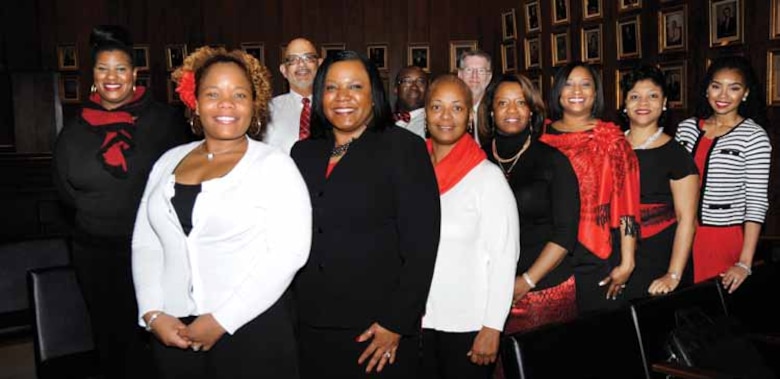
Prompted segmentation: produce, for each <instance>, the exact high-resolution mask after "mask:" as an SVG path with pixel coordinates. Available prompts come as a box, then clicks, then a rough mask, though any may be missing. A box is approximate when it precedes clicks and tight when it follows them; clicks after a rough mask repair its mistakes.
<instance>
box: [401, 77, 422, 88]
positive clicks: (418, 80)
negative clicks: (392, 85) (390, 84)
mask: <svg viewBox="0 0 780 379" xmlns="http://www.w3.org/2000/svg"><path fill="white" fill-rule="evenodd" d="M398 84H399V85H401V86H404V87H411V86H412V84H417V85H418V86H424V85H426V84H428V80H427V79H425V78H416V79H415V78H402V79H399V80H398Z"/></svg>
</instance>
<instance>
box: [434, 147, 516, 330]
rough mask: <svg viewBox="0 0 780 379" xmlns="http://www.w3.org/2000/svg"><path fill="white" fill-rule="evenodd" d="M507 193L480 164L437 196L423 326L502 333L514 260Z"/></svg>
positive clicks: (497, 176)
mask: <svg viewBox="0 0 780 379" xmlns="http://www.w3.org/2000/svg"><path fill="white" fill-rule="evenodd" d="M519 229H520V227H519V219H518V215H517V206H516V204H515V197H514V195H513V194H512V190H511V189H510V188H509V184H508V183H507V181H506V179H505V178H504V175H503V174H502V173H501V171H499V169H498V167H496V166H495V165H494V164H492V163H490V162H489V161H488V160H485V161H483V162H481V163H480V164H478V165H477V166H476V167H474V168H473V169H472V170H471V171H470V172H469V173H468V174H466V176H465V177H463V179H461V181H460V182H458V184H456V185H455V187H453V188H451V189H450V190H449V191H447V192H446V193H444V195H442V196H441V237H440V240H439V250H438V253H437V256H436V266H435V268H434V271H433V280H432V282H431V290H430V293H429V295H428V302H427V304H426V307H425V316H423V321H422V324H423V327H424V328H428V329H435V330H438V331H443V332H474V331H478V330H480V329H482V327H483V326H487V327H489V328H493V329H496V330H503V329H504V322H505V321H506V318H507V315H508V314H509V309H510V307H511V305H512V294H513V292H514V284H515V269H516V266H517V260H518V258H519V256H520V236H519V233H520V231H519Z"/></svg>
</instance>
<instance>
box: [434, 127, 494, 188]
mask: <svg viewBox="0 0 780 379" xmlns="http://www.w3.org/2000/svg"><path fill="white" fill-rule="evenodd" d="M425 144H426V146H427V147H428V154H430V155H433V142H432V141H431V139H430V138H428V139H427V140H426V141H425ZM485 159H487V155H485V151H484V150H482V149H481V148H480V147H479V145H477V143H476V142H474V139H473V138H471V136H470V135H468V134H464V135H463V137H460V139H459V140H458V142H456V143H455V146H454V147H453V148H452V150H450V152H449V154H447V156H446V157H444V159H442V160H441V161H439V162H438V163H436V165H435V166H433V171H434V172H435V173H436V182H437V183H438V184H439V196H441V195H444V193H445V192H447V191H449V190H450V189H451V188H452V187H455V185H456V184H458V182H460V180H461V179H463V177H464V176H466V174H468V173H469V172H470V171H471V169H473V168H474V167H476V166H477V165H478V164H479V163H480V162H482V161H484V160H485Z"/></svg>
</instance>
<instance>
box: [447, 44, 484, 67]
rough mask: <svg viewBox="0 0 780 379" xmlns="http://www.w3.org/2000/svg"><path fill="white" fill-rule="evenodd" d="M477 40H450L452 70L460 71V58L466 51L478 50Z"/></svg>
mask: <svg viewBox="0 0 780 379" xmlns="http://www.w3.org/2000/svg"><path fill="white" fill-rule="evenodd" d="M477 48H478V44H477V41H476V40H461V41H450V72H452V73H454V72H457V71H458V58H460V55H461V54H463V53H464V52H466V51H470V50H476V49H477Z"/></svg>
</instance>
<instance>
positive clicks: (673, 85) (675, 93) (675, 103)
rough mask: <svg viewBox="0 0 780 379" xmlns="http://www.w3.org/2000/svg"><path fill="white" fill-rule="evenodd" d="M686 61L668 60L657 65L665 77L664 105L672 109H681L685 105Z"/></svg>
mask: <svg viewBox="0 0 780 379" xmlns="http://www.w3.org/2000/svg"><path fill="white" fill-rule="evenodd" d="M686 66H687V64H686V62H685V61H681V62H670V63H664V64H661V65H659V66H658V67H659V68H660V69H661V72H663V73H664V76H665V77H666V89H667V91H668V92H667V94H666V100H667V103H666V106H667V107H669V108H672V109H681V108H685V107H686V101H685V98H686V93H685V92H686V91H685V87H686V83H687V75H686V72H687V70H686Z"/></svg>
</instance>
